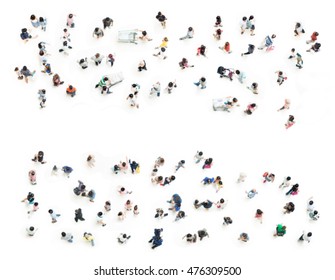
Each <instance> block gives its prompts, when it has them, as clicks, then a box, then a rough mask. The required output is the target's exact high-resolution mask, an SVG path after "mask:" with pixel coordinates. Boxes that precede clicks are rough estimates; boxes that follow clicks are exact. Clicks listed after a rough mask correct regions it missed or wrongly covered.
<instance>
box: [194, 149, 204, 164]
mask: <svg viewBox="0 0 335 280" xmlns="http://www.w3.org/2000/svg"><path fill="white" fill-rule="evenodd" d="M193 159H194V162H195V163H196V164H198V163H199V162H200V161H202V160H203V159H204V155H203V152H202V151H197V152H196V154H195V155H194V157H193Z"/></svg>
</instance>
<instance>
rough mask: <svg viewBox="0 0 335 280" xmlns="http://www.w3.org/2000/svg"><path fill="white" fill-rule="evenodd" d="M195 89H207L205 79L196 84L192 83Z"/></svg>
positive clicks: (202, 78)
mask: <svg viewBox="0 0 335 280" xmlns="http://www.w3.org/2000/svg"><path fill="white" fill-rule="evenodd" d="M193 84H195V85H196V86H197V87H198V86H200V89H205V88H206V87H207V81H206V78H205V77H201V78H200V79H199V81H198V82H196V83H193Z"/></svg>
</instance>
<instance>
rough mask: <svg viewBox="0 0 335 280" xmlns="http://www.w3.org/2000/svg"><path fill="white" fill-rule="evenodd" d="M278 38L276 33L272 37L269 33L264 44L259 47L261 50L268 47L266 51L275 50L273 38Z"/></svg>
mask: <svg viewBox="0 0 335 280" xmlns="http://www.w3.org/2000/svg"><path fill="white" fill-rule="evenodd" d="M275 38H276V35H275V34H272V35H271V37H270V36H269V35H268V36H266V37H265V39H264V41H263V43H262V45H261V46H260V47H258V49H259V50H263V49H264V48H266V51H271V50H273V48H274V46H273V40H274V39H275Z"/></svg>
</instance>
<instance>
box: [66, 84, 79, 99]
mask: <svg viewBox="0 0 335 280" xmlns="http://www.w3.org/2000/svg"><path fill="white" fill-rule="evenodd" d="M76 91H77V89H76V88H75V87H74V86H72V85H69V87H68V88H67V89H66V93H67V94H69V95H71V97H74V96H75V95H76Z"/></svg>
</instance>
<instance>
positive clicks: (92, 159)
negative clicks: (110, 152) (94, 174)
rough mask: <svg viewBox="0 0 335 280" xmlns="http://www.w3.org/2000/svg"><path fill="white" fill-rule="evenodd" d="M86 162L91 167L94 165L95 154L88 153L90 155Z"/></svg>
mask: <svg viewBox="0 0 335 280" xmlns="http://www.w3.org/2000/svg"><path fill="white" fill-rule="evenodd" d="M86 163H87V165H88V166H89V167H94V164H95V156H94V155H88V157H87V158H86Z"/></svg>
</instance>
